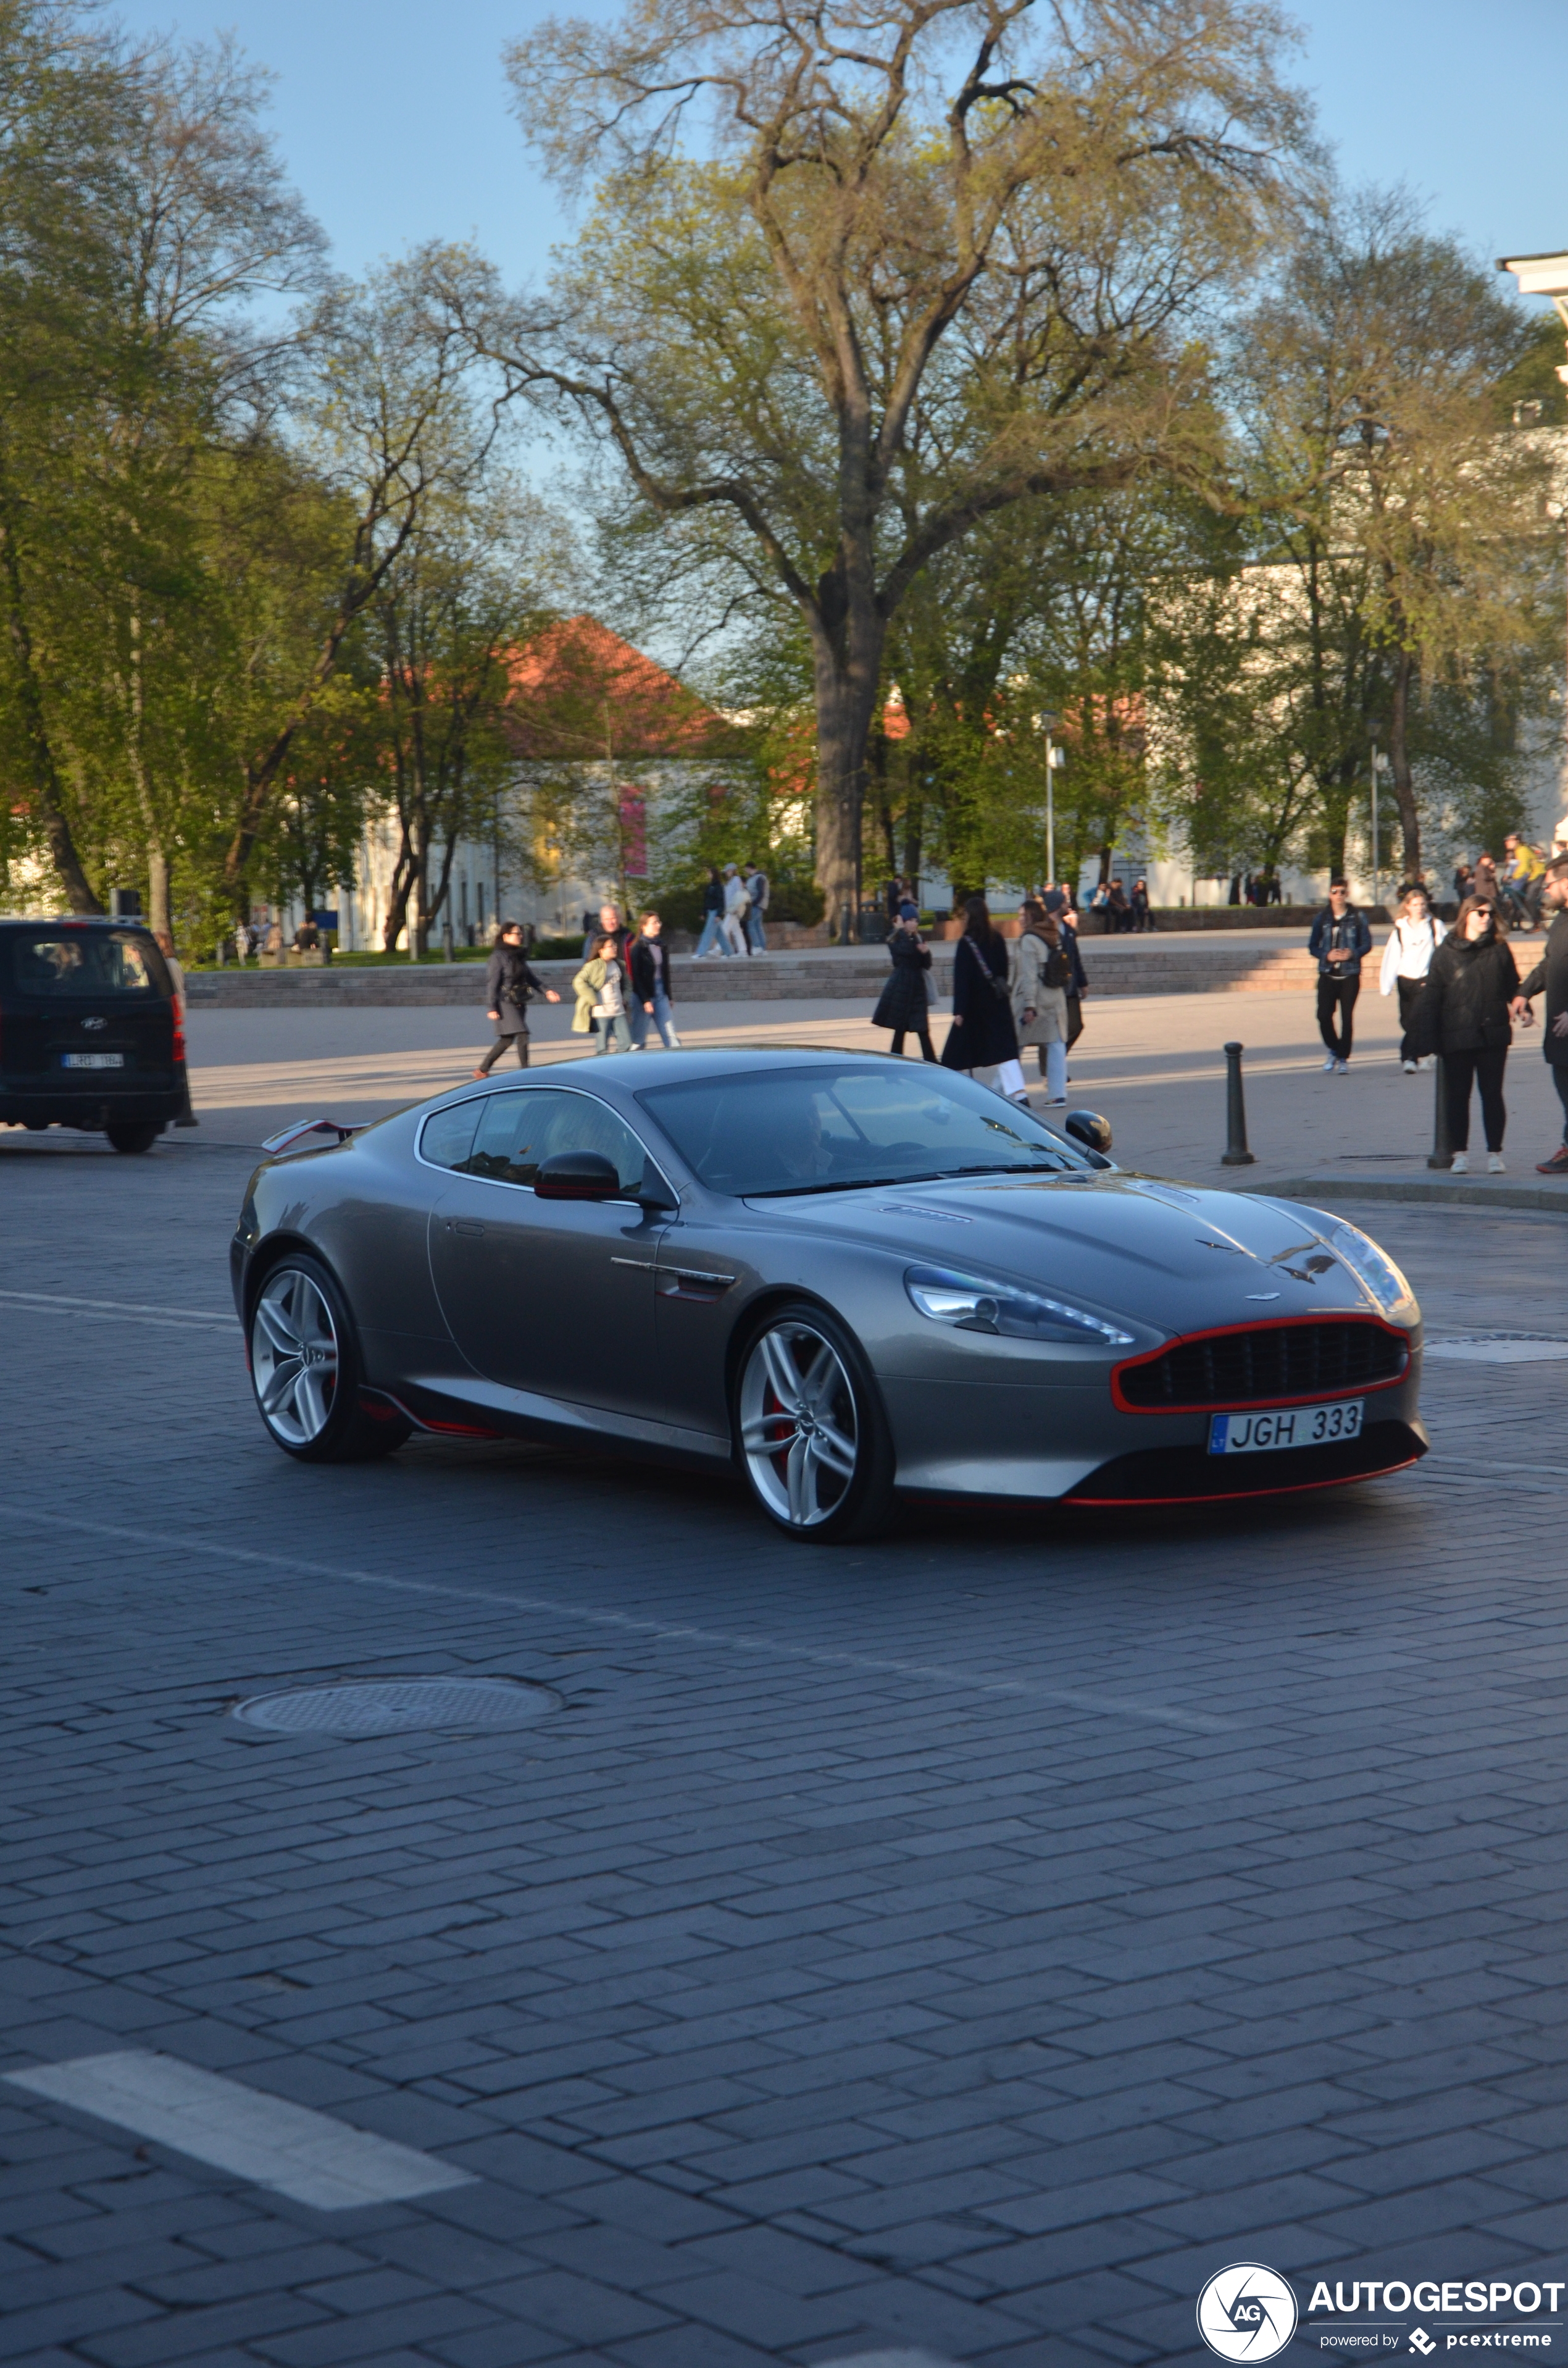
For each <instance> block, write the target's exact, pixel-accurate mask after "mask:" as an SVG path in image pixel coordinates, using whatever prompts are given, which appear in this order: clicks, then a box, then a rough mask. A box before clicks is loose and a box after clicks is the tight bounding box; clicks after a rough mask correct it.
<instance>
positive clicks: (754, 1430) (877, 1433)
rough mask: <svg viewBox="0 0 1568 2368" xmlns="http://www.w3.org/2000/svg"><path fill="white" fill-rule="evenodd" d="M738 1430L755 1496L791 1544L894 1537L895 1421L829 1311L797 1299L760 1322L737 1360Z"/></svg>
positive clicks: (734, 1413) (860, 1354) (737, 1445)
mask: <svg viewBox="0 0 1568 2368" xmlns="http://www.w3.org/2000/svg"><path fill="white" fill-rule="evenodd" d="M770 1343H771V1346H770V1345H769V1344H770ZM791 1390H792V1391H793V1395H791ZM731 1423H732V1435H733V1440H734V1454H735V1461H736V1462H737V1463H738V1464H739V1465H740V1468H741V1470H742V1471H743V1472H744V1474H745V1477H746V1483H747V1486H749V1487H750V1489H751V1493H752V1496H753V1497H754V1498H755V1499H756V1504H757V1506H758V1508H759V1509H760V1510H761V1511H762V1512H764V1513H765V1514H766V1515H767V1519H768V1520H770V1521H771V1522H772V1523H773V1526H774V1527H775V1529H778V1530H780V1531H783V1533H784V1535H785V1536H786V1537H789V1538H797V1539H800V1540H801V1542H802V1543H806V1544H812V1545H837V1544H840V1543H843V1542H844V1541H846V1540H847V1539H850V1538H869V1537H876V1536H877V1535H879V1534H880V1532H881V1531H883V1530H885V1529H886V1527H887V1525H888V1522H889V1520H891V1519H892V1509H893V1477H894V1470H895V1463H894V1456H893V1446H892V1433H891V1432H890V1430H889V1429H888V1419H887V1415H886V1413H885V1411H884V1409H883V1406H882V1402H881V1393H880V1392H879V1391H878V1388H877V1385H876V1383H875V1382H874V1381H873V1380H872V1378H871V1372H870V1368H869V1365H868V1364H867V1362H866V1356H865V1351H864V1350H863V1349H862V1348H861V1346H860V1343H859V1342H858V1340H857V1339H856V1338H855V1335H854V1334H853V1333H852V1332H851V1331H850V1330H849V1329H848V1328H847V1326H845V1325H843V1324H841V1323H840V1322H839V1321H838V1319H837V1317H836V1316H835V1315H829V1313H828V1311H827V1310H826V1308H824V1307H819V1306H817V1305H816V1304H815V1303H814V1302H813V1301H811V1300H804V1299H797V1300H789V1301H786V1302H785V1303H784V1304H782V1305H780V1306H777V1307H773V1308H770V1309H769V1310H768V1312H767V1315H764V1316H761V1317H760V1318H759V1319H758V1321H757V1322H756V1325H755V1326H753V1327H752V1330H751V1332H750V1333H749V1334H748V1336H747V1338H746V1341H745V1344H744V1347H743V1349H742V1350H741V1353H740V1356H739V1357H738V1358H737V1359H736V1360H735V1381H734V1388H733V1394H732V1398H731Z"/></svg>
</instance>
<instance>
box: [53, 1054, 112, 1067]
mask: <svg viewBox="0 0 1568 2368" xmlns="http://www.w3.org/2000/svg"><path fill="white" fill-rule="evenodd" d="M60 1065H61V1067H62V1068H64V1069H123V1068H124V1066H125V1055H124V1053H62V1054H61V1056H60Z"/></svg>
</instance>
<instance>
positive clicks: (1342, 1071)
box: [1334, 1061, 1350, 1077]
mask: <svg viewBox="0 0 1568 2368" xmlns="http://www.w3.org/2000/svg"><path fill="white" fill-rule="evenodd" d="M1334 1066H1335V1074H1336V1075H1337V1076H1341V1077H1347V1076H1349V1075H1350V1064H1349V1062H1348V1061H1335V1064H1334Z"/></svg>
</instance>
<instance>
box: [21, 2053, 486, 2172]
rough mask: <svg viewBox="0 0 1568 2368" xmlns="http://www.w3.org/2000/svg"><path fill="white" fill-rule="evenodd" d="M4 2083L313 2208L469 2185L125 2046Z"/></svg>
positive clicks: (371, 2140)
mask: <svg viewBox="0 0 1568 2368" xmlns="http://www.w3.org/2000/svg"><path fill="white" fill-rule="evenodd" d="M4 2077H5V2079H6V2084H7V2085H8V2086H9V2087H11V2088H13V2089H30V2090H31V2092H32V2093H33V2095H34V2096H37V2097H49V2098H51V2099H52V2100H53V2101H54V2102H55V2103H56V2104H58V2105H71V2106H74V2108H75V2110H76V2111H77V2112H79V2113H91V2114H92V2115H93V2117H94V2119H95V2120H97V2121H100V2122H112V2123H114V2124H115V2126H116V2127H117V2128H119V2129H122V2130H133V2131H134V2132H135V2134H136V2135H137V2136H138V2137H142V2138H152V2139H153V2140H155V2141H156V2143H157V2144H158V2145H159V2146H172V2147H173V2148H174V2149H175V2151H176V2153H177V2154H188V2155H192V2156H194V2157H195V2158H196V2160H197V2161H198V2162H205V2163H210V2164H211V2165H212V2167H213V2169H216V2170H227V2171H231V2172H233V2174H234V2175H235V2176H236V2177H237V2178H240V2179H246V2180H251V2181H252V2182H253V2184H254V2185H256V2186H257V2187H270V2188H273V2189H275V2190H276V2192H278V2194H279V2195H289V2196H291V2197H292V2198H293V2200H294V2202H295V2203H311V2204H313V2205H314V2206H315V2207H316V2209H317V2210H318V2211H320V2212H349V2211H352V2210H353V2209H354V2208H355V2207H356V2206H357V2205H361V2204H366V2203H403V2202H405V2201H407V2200H408V2199H409V2198H410V2197H412V2196H415V2195H434V2194H435V2193H436V2192H437V2191H438V2190H439V2189H441V2188H445V2187H470V2186H472V2185H473V2183H474V2181H473V2177H472V2173H471V2172H469V2171H466V2170H456V2169H453V2168H452V2167H451V2165H450V2164H449V2163H444V2162H437V2159H436V2157H434V2155H428V2154H419V2153H417V2152H416V2151H415V2148H414V2147H413V2146H399V2145H398V2144H397V2143H396V2141H395V2140H394V2139H392V2138H378V2137H371V2136H370V2135H369V2133H368V2132H367V2131H364V2130H351V2129H349V2128H348V2126H347V2123H343V2122H338V2121H335V2120H334V2119H333V2118H332V2116H331V2115H330V2114H329V2113H314V2112H311V2111H310V2110H309V2109H308V2108H307V2107H306V2106H304V2105H290V2104H289V2103H288V2102H287V2101H286V2100H284V2099H283V2098H281V2097H268V2096H265V2095H263V2093H262V2092H261V2090H260V2089H246V2088H242V2086H241V2085H240V2083H239V2081H237V2080H225V2079H223V2078H221V2076H220V2075H219V2074H218V2073H216V2072H203V2071H201V2070H200V2069H199V2067H198V2066H196V2065H194V2064H184V2063H182V2062H181V2061H180V2059H179V2058H178V2056H176V2055H153V2053H152V2052H151V2050H150V2049H148V2048H144V2047H131V2048H126V2049H124V2050H122V2051H120V2052H119V2053H118V2054H115V2055H77V2056H74V2057H73V2058H72V2059H71V2060H70V2061H69V2062H68V2063H64V2064H40V2065H39V2066H36V2067H35V2069H34V2070H32V2071H30V2072H7V2073H6V2075H5V2076H4Z"/></svg>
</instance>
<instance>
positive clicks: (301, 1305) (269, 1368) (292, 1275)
mask: <svg viewBox="0 0 1568 2368" xmlns="http://www.w3.org/2000/svg"><path fill="white" fill-rule="evenodd" d="M250 1338H251V1373H252V1377H253V1379H254V1380H255V1383H256V1403H257V1404H258V1406H260V1408H261V1412H262V1417H263V1420H264V1421H265V1422H266V1423H267V1426H268V1428H269V1429H271V1430H273V1431H274V1432H276V1434H277V1436H278V1438H279V1439H280V1440H282V1441H283V1442H284V1444H285V1445H286V1446H288V1447H309V1446H310V1444H311V1443H312V1440H317V1439H319V1438H320V1437H321V1435H322V1432H323V1431H324V1429H326V1426H327V1421H328V1418H329V1417H330V1416H331V1413H332V1408H333V1401H334V1399H335V1395H336V1392H337V1330H336V1326H335V1325H334V1323H333V1320H332V1310H331V1308H330V1307H329V1306H328V1305H327V1304H326V1300H325V1298H324V1296H323V1293H322V1292H321V1291H320V1290H319V1288H318V1287H317V1285H316V1284H315V1283H314V1282H313V1281H312V1279H311V1277H310V1276H309V1275H308V1274H303V1273H301V1270H300V1269H299V1268H298V1267H297V1266H285V1267H280V1268H279V1269H278V1272H277V1273H276V1274H272V1275H269V1276H268V1277H267V1281H266V1282H264V1283H263V1285H262V1288H261V1297H260V1298H259V1299H258V1300H257V1301H256V1313H255V1315H253V1316H252V1318H251V1335H250Z"/></svg>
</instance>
